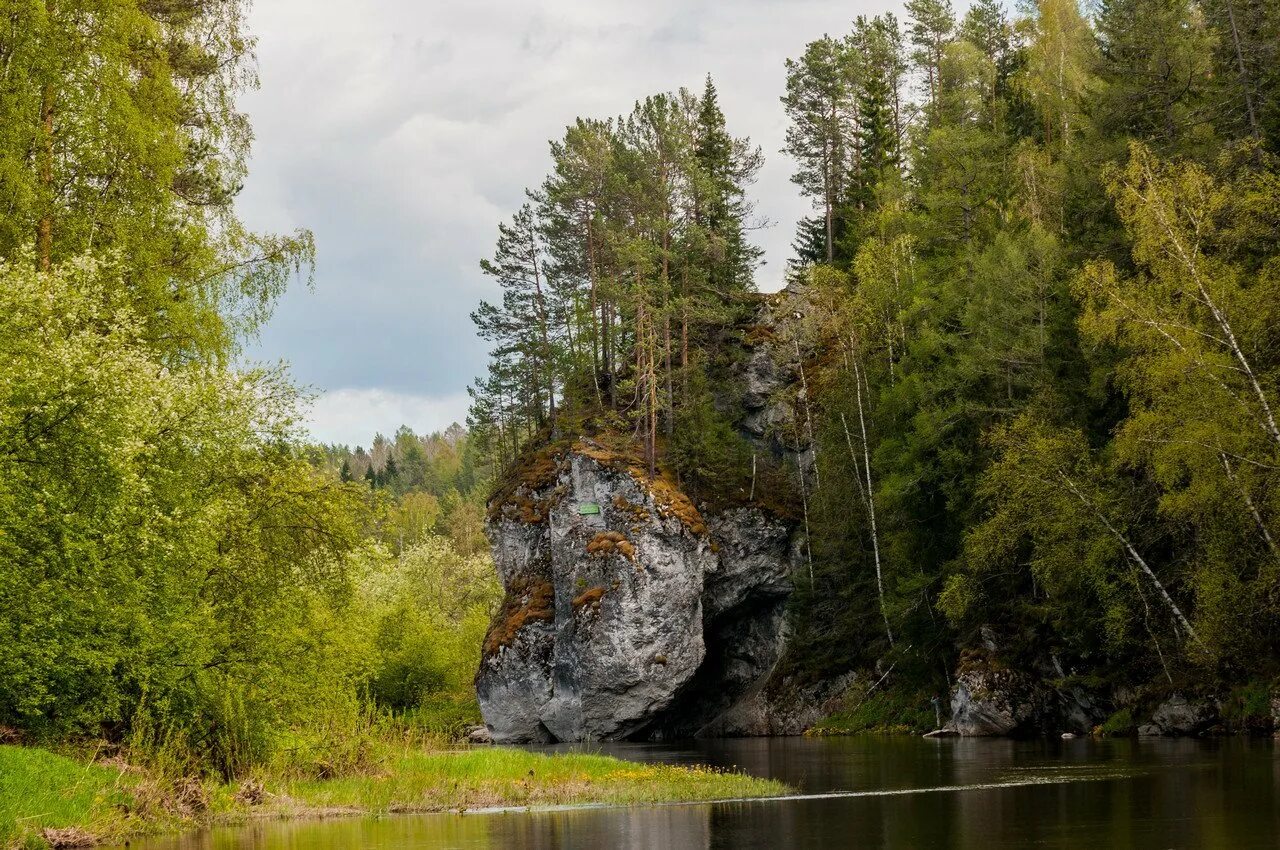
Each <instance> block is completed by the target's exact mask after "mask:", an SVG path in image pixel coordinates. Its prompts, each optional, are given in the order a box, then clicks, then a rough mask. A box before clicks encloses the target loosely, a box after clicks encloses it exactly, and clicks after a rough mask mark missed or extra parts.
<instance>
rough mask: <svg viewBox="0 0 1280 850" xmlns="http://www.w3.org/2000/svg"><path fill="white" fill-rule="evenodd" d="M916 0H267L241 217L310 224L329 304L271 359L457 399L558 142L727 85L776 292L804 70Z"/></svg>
mask: <svg viewBox="0 0 1280 850" xmlns="http://www.w3.org/2000/svg"><path fill="white" fill-rule="evenodd" d="M899 7H900V3H899V2H898V0H848V2H844V3H832V2H829V0H650V2H646V3H635V2H632V0H470V1H469V2H457V0H426V2H423V0H367V2H363V3H360V4H358V8H357V7H356V6H353V5H352V4H349V3H334V2H317V0H259V2H257V3H256V4H255V5H254V8H253V12H252V18H251V22H250V23H251V28H252V30H253V32H254V33H255V34H256V35H257V36H258V55H259V60H260V71H261V78H262V87H261V89H260V90H259V91H257V92H253V93H251V94H250V95H248V96H247V97H246V98H245V102H244V105H245V108H246V109H247V111H248V112H249V115H250V118H251V119H252V121H253V125H254V130H255V133H256V142H255V147H254V157H253V161H252V162H251V172H250V177H249V180H248V182H247V184H246V187H245V192H244V194H243V196H242V198H241V204H240V206H241V210H242V212H243V214H244V216H245V217H246V219H247V220H248V221H249V223H250V224H251V225H252V226H255V227H259V228H264V229H274V230H288V229H292V228H295V227H310V228H312V229H313V230H314V231H315V234H316V238H317V242H318V247H319V263H318V268H317V273H316V293H315V294H314V295H307V294H304V293H291V294H290V295H289V296H287V297H286V298H285V300H284V301H283V302H282V304H281V305H280V309H279V310H278V311H277V317H276V319H275V320H273V322H272V323H271V324H270V325H269V326H268V328H267V330H266V332H265V333H264V335H263V340H262V343H261V345H259V346H258V347H257V348H256V350H255V352H254V354H255V355H256V356H257V357H258V358H260V359H263V360H276V359H278V358H283V359H286V360H289V361H291V362H292V363H293V367H294V373H295V374H296V375H298V377H299V378H300V379H301V380H303V381H304V382H305V383H307V384H311V385H315V386H318V387H327V388H334V387H353V386H376V387H381V388H384V389H386V390H388V391H391V392H394V393H401V394H410V395H416V396H418V397H431V398H440V397H451V396H453V395H455V394H458V393H460V392H461V391H462V390H463V388H464V387H465V386H466V384H467V383H468V382H469V381H470V380H471V379H472V378H473V377H474V376H475V375H477V374H479V373H480V372H482V371H483V368H484V353H483V347H482V346H481V344H480V343H478V342H477V341H476V340H475V339H474V330H473V327H472V325H471V322H470V321H469V320H468V314H469V313H470V311H471V310H472V309H474V307H475V305H476V302H477V301H478V300H479V299H480V298H482V297H492V294H493V285H492V283H491V282H490V281H488V280H486V279H485V278H484V277H483V276H482V275H481V274H480V271H479V268H478V263H479V260H480V258H482V257H485V256H488V255H489V254H491V253H492V251H493V242H494V237H495V235H496V228H497V224H498V222H499V221H501V220H502V219H504V218H506V217H507V216H509V215H510V214H511V213H512V212H514V211H515V209H516V208H517V207H518V206H519V205H520V203H521V202H522V200H523V192H524V189H525V188H526V187H532V186H536V185H537V184H538V183H539V182H540V181H541V180H542V178H543V176H544V175H545V174H546V172H547V170H548V167H549V162H548V151H547V141H548V140H549V139H553V138H558V137H560V136H561V135H562V134H563V131H564V127H565V126H566V125H567V124H569V123H571V122H572V121H573V120H574V118H575V117H577V116H590V117H608V116H616V115H618V114H621V113H624V112H627V111H629V110H630V107H631V104H632V103H634V102H635V101H636V100H637V99H639V98H643V97H644V96H646V95H648V94H652V93H655V92H660V91H670V90H673V89H675V88H678V87H680V86H687V87H690V88H692V89H694V90H695V91H696V90H699V89H700V88H701V86H702V81H703V77H704V76H705V75H706V74H707V73H708V72H709V73H711V74H712V75H713V76H714V77H715V80H716V83H717V85H718V87H719V90H720V96H721V103H722V105H723V107H724V110H725V113H726V115H727V118H728V122H729V128H730V130H731V131H732V132H734V133H735V134H738V135H749V136H751V138H752V139H753V140H754V141H755V142H756V143H757V144H759V145H760V146H761V147H762V148H763V150H764V154H765V157H766V160H765V167H764V170H763V171H762V173H761V175H760V180H759V182H758V183H757V184H756V185H755V186H754V187H753V196H754V198H755V200H756V201H757V203H758V209H759V213H760V214H761V215H763V216H764V217H766V218H768V219H769V220H771V221H772V222H773V225H774V226H773V227H771V228H769V229H766V230H763V231H757V232H756V234H755V235H756V237H757V239H758V241H759V242H760V244H761V245H762V246H763V247H764V248H765V252H766V255H765V256H766V260H767V262H768V265H767V266H766V267H765V268H764V269H761V271H760V273H759V275H758V281H759V284H760V286H761V288H763V289H766V290H771V289H776V288H777V287H778V286H779V285H780V284H781V278H782V272H783V269H784V267H785V263H786V260H787V258H788V255H789V253H790V247H789V246H790V243H791V240H792V237H793V233H794V229H795V222H796V220H797V219H798V218H799V217H801V216H803V215H807V214H809V213H810V211H811V205H810V203H809V202H808V201H806V200H805V199H803V198H801V197H800V196H799V194H798V192H797V190H796V187H795V186H793V185H792V184H791V182H790V179H789V178H790V175H791V172H792V170H793V163H791V162H790V161H789V159H788V158H787V157H786V156H785V155H783V154H781V153H779V149H780V148H781V147H782V145H783V137H784V132H785V126H786V122H785V117H784V115H783V112H782V106H781V104H780V103H779V101H778V98H779V96H780V95H781V94H782V93H783V87H784V75H785V71H784V67H783V63H784V60H785V59H786V58H787V57H788V56H798V55H799V54H800V53H801V51H802V50H803V49H804V45H805V43H806V42H808V41H810V40H812V39H814V38H817V37H820V36H821V35H822V34H823V33H824V32H829V33H832V34H839V33H844V32H847V31H848V30H849V29H850V27H851V22H852V19H853V18H854V17H855V16H856V15H859V14H876V13H878V12H882V11H886V10H892V11H895V12H898V11H899Z"/></svg>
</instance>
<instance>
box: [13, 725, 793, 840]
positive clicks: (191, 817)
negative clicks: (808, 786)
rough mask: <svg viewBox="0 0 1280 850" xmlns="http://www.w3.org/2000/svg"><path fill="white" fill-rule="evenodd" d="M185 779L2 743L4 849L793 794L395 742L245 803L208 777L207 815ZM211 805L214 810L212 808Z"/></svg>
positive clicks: (754, 785)
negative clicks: (260, 823) (258, 827)
mask: <svg viewBox="0 0 1280 850" xmlns="http://www.w3.org/2000/svg"><path fill="white" fill-rule="evenodd" d="M175 781H176V782H179V783H180V782H182V781H183V780H181V778H180V777H172V776H169V777H161V776H151V775H149V774H147V773H145V772H142V771H138V770H136V769H132V768H130V769H125V768H122V767H107V766H103V765H96V764H83V763H79V762H77V761H75V760H73V759H70V758H66V757H64V756H61V755H56V754H54V753H51V752H49V751H47V750H40V749H35V748H28V747H10V746H4V747H0V850H6V849H7V848H15V847H31V848H38V847H44V846H46V842H45V841H44V839H43V838H42V837H41V836H42V834H43V833H44V831H45V830H46V829H72V828H74V829H77V830H79V831H80V833H81V835H82V836H92V837H94V838H96V839H97V840H99V841H100V842H107V843H121V842H123V840H124V839H125V838H126V837H128V836H129V835H131V834H135V833H141V832H159V831H166V830H170V831H171V830H176V829H181V828H184V827H192V826H196V825H200V824H202V823H207V822H210V821H235V820H240V819H243V818H246V817H249V816H253V815H272V816H280V817H306V816H308V815H312V814H319V813H332V812H335V811H345V812H350V813H361V812H369V813H385V812H429V811H456V810H460V809H476V808H486V807H495V806H550V805H566V804H579V803H602V804H613V805H629V804H639V803H658V802H678V801H698V800H723V799H731V798H738V797H767V796H777V795H779V794H785V793H788V792H790V791H791V789H790V788H788V787H787V786H785V785H783V784H782V783H780V782H775V781H772V780H764V779H756V778H755V777H751V776H747V775H746V774H742V773H732V772H725V771H719V770H714V769H712V768H707V767H679V766H673V765H657V764H653V765H650V764H637V763H634V762H628V761H623V760H621V759H615V758H611V757H608V756H602V755H591V754H584V753H556V754H552V755H547V754H544V753H535V752H528V751H525V750H517V749H506V748H501V747H485V748H480V749H462V750H433V749H429V748H423V747H395V746H390V745H384V746H382V747H380V748H379V751H378V753H377V754H376V756H375V757H373V758H372V759H370V760H369V761H368V762H367V763H365V765H364V766H362V767H361V768H358V769H353V770H352V772H351V773H349V774H347V775H341V776H337V777H333V778H327V779H316V778H303V777H300V776H298V775H296V774H295V775H291V776H290V775H279V774H277V775H274V776H273V775H269V774H268V775H264V776H260V777H258V780H257V781H259V782H261V784H262V787H263V788H264V789H265V790H266V792H267V794H266V796H265V798H264V799H265V802H263V803H262V804H260V805H257V806H250V805H248V804H246V803H244V802H238V801H237V800H236V791H237V788H236V787H235V786H227V785H217V784H215V783H212V782H207V783H206V784H205V787H204V792H203V795H202V796H203V799H204V801H205V802H204V804H203V806H202V807H201V809H200V810H199V811H194V810H191V809H182V808H180V807H178V805H179V801H178V800H177V798H175V796H174V794H175V792H174V788H175ZM205 807H207V808H205Z"/></svg>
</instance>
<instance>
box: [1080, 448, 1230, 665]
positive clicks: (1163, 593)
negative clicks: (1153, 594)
mask: <svg viewBox="0 0 1280 850" xmlns="http://www.w3.org/2000/svg"><path fill="white" fill-rule="evenodd" d="M1057 472H1058V477H1059V478H1061V479H1062V481H1063V483H1064V484H1066V485H1067V489H1068V490H1070V491H1071V492H1072V493H1074V494H1075V496H1076V498H1078V499H1079V500H1080V501H1081V502H1082V503H1083V504H1084V506H1085V507H1086V508H1088V509H1089V512H1090V513H1092V514H1093V515H1094V516H1095V517H1096V518H1097V520H1098V522H1100V523H1102V525H1103V526H1104V527H1105V528H1106V529H1107V531H1109V532H1111V535H1112V536H1113V537H1115V538H1116V540H1118V541H1119V542H1120V545H1121V546H1123V547H1124V550H1125V552H1126V553H1127V554H1128V556H1129V557H1130V558H1131V559H1132V560H1133V562H1134V563H1136V564H1137V565H1138V567H1139V568H1140V569H1141V570H1142V572H1143V573H1145V574H1146V576H1147V578H1149V579H1151V583H1152V584H1153V585H1155V588H1156V591H1157V592H1158V593H1159V594H1160V598H1161V599H1163V600H1164V603H1165V605H1167V606H1168V607H1169V611H1170V612H1171V613H1172V614H1173V616H1174V619H1176V620H1177V622H1178V623H1179V624H1180V625H1181V626H1182V628H1183V629H1184V630H1185V631H1186V633H1187V634H1189V635H1191V638H1192V640H1194V641H1195V642H1196V643H1198V644H1200V646H1201V647H1202V648H1206V649H1207V647H1205V645H1204V641H1202V640H1200V635H1198V634H1197V633H1196V630H1195V629H1194V628H1192V627H1191V623H1190V622H1189V621H1188V620H1187V618H1186V617H1185V616H1183V614H1182V609H1180V608H1179V607H1178V603H1176V602H1174V601H1173V597H1172V596H1170V595H1169V592H1168V591H1167V590H1165V589H1164V584H1162V583H1161V581H1160V579H1159V578H1157V577H1156V574H1155V571H1153V570H1152V569H1151V567H1150V566H1148V565H1147V562H1146V561H1145V560H1143V557H1142V556H1141V555H1139V554H1138V550H1137V549H1135V548H1134V546H1133V544H1132V543H1130V542H1129V538H1128V537H1125V536H1124V534H1122V533H1121V532H1120V530H1119V529H1118V528H1116V527H1115V526H1114V525H1112V524H1111V520H1109V519H1107V517H1106V515H1105V514H1103V513H1102V511H1100V510H1098V509H1097V508H1096V507H1095V506H1094V504H1093V503H1092V502H1090V501H1089V499H1088V498H1087V497H1086V496H1085V495H1084V493H1082V492H1080V490H1079V488H1078V487H1076V485H1075V482H1074V481H1072V480H1071V479H1070V478H1068V477H1067V474H1066V473H1065V472H1063V471H1062V470H1061V469H1059V470H1058V471H1057Z"/></svg>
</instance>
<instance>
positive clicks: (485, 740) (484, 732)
mask: <svg viewBox="0 0 1280 850" xmlns="http://www.w3.org/2000/svg"><path fill="white" fill-rule="evenodd" d="M467 743H469V744H492V743H493V733H492V732H490V731H489V728H488V727H487V726H472V727H471V728H470V729H468V730H467Z"/></svg>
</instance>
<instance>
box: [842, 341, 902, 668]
mask: <svg viewBox="0 0 1280 850" xmlns="http://www.w3.org/2000/svg"><path fill="white" fill-rule="evenodd" d="M853 380H854V384H855V385H856V387H857V393H856V396H857V399H858V424H859V426H860V427H861V429H862V461H863V463H862V468H863V471H864V472H865V473H866V476H867V514H868V516H869V518H870V522H871V551H872V553H873V555H874V557H875V562H876V593H878V594H879V596H880V616H881V617H883V618H884V632H885V635H887V636H888V638H889V646H891V647H892V646H893V628H892V627H891V626H890V625H889V609H888V607H887V606H886V605H885V600H884V575H883V572H882V568H881V565H880V534H879V531H878V530H877V529H876V492H875V487H874V485H873V484H872V481H871V448H870V445H869V444H868V441H867V417H866V415H865V414H864V412H863V409H862V369H861V368H859V366H858V356H857V353H856V352H855V354H854V357H853ZM869 389H870V388H869V387H868V390H869ZM846 427H847V426H846Z"/></svg>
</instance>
